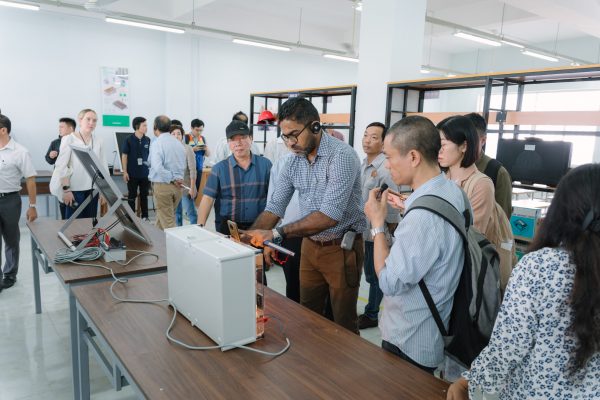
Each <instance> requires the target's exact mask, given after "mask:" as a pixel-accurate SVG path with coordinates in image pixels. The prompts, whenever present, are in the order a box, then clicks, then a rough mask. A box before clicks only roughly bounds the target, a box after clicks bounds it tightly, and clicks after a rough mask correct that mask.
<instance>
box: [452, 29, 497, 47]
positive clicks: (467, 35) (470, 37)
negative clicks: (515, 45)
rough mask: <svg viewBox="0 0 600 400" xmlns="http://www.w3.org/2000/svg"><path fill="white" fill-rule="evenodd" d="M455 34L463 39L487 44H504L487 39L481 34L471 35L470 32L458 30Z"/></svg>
mask: <svg viewBox="0 0 600 400" xmlns="http://www.w3.org/2000/svg"><path fill="white" fill-rule="evenodd" d="M454 36H456V37H459V38H461V39H467V40H471V41H473V42H477V43H482V44H487V45H488V46H496V47H497V46H502V44H501V43H500V42H498V41H496V40H492V39H487V38H484V37H481V36H475V35H471V34H470V33H465V32H456V33H455V34H454Z"/></svg>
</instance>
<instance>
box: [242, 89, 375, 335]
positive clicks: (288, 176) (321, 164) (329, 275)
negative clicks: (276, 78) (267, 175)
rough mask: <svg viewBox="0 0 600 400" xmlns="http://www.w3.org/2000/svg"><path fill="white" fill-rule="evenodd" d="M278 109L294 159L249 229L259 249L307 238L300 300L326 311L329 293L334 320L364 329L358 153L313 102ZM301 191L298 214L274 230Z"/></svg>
mask: <svg viewBox="0 0 600 400" xmlns="http://www.w3.org/2000/svg"><path fill="white" fill-rule="evenodd" d="M278 114H279V125H280V127H281V136H282V138H283V140H284V142H285V143H286V144H287V146H288V148H289V149H290V150H291V151H292V153H294V157H293V158H292V159H291V160H290V161H289V162H288V163H287V164H286V165H285V167H284V168H283V169H282V170H281V172H280V176H279V179H278V184H277V187H276V188H275V190H274V193H273V195H272V196H271V197H269V201H268V203H267V207H266V209H265V211H264V212H263V213H262V214H260V215H259V216H258V218H257V219H256V222H255V223H254V225H253V226H252V228H251V230H249V231H247V232H245V233H246V234H247V235H249V236H250V237H251V241H252V244H254V245H255V246H262V245H263V242H264V241H265V240H271V241H273V242H274V243H276V244H279V243H281V241H282V240H283V239H286V238H293V237H302V238H303V240H302V250H301V253H302V257H301V259H300V303H301V304H302V305H304V306H306V307H308V308H310V309H311V310H313V311H315V312H317V313H319V314H323V311H324V309H325V306H326V299H327V296H328V295H329V297H330V299H331V306H332V311H333V319H334V321H335V322H336V323H337V324H339V325H341V326H343V327H344V328H346V329H348V330H350V331H352V332H354V333H357V334H358V322H357V320H358V318H357V315H356V301H357V299H358V288H359V285H360V276H361V266H362V263H363V255H364V249H363V239H362V232H363V231H364V230H365V228H366V223H365V215H364V213H363V210H362V208H363V207H362V204H363V203H362V198H361V187H360V186H361V185H360V161H359V159H358V155H357V154H356V152H355V151H354V149H353V148H352V147H350V146H349V145H348V144H346V143H344V142H342V141H340V140H337V139H335V138H333V137H331V136H329V135H327V134H323V130H322V128H321V123H320V119H319V112H318V111H317V109H316V108H315V106H314V105H313V104H312V103H311V102H310V101H308V100H307V99H304V98H300V97H295V98H291V99H289V100H288V101H286V102H285V103H284V104H282V105H281V107H280V108H279V113H278ZM295 191H297V192H298V200H299V205H300V219H298V220H296V221H294V222H291V223H288V224H285V225H281V226H278V227H277V228H275V226H276V224H277V222H278V221H279V220H280V219H281V218H282V217H283V216H284V214H285V211H286V208H287V206H288V203H289V202H290V200H291V198H292V195H293V194H294V192H295ZM273 228H275V229H273ZM352 236H354V237H353V238H352ZM264 253H265V259H266V262H267V263H269V264H270V263H271V262H272V260H273V258H272V257H273V255H274V254H273V251H272V250H271V249H270V248H268V247H267V248H265V250H264Z"/></svg>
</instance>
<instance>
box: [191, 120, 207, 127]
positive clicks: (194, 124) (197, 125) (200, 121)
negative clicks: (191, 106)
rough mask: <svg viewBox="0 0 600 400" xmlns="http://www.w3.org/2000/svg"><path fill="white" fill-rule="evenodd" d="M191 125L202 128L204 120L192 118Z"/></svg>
mask: <svg viewBox="0 0 600 400" xmlns="http://www.w3.org/2000/svg"><path fill="white" fill-rule="evenodd" d="M191 125H192V128H202V127H203V126H204V122H203V121H202V120H201V119H198V118H194V119H193V120H192V124H191Z"/></svg>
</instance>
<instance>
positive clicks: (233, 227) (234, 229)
mask: <svg viewBox="0 0 600 400" xmlns="http://www.w3.org/2000/svg"><path fill="white" fill-rule="evenodd" d="M227 227H228V228H229V235H230V236H231V238H232V239H233V240H235V241H236V242H240V241H241V240H240V231H239V230H238V226H237V224H236V223H235V222H233V221H231V220H227Z"/></svg>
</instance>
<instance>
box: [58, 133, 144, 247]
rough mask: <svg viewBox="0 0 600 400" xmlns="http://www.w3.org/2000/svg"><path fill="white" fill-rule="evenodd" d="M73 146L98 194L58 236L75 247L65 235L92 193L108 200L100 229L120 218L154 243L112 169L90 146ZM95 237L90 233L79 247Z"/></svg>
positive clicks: (73, 216) (79, 209)
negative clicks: (106, 166)
mask: <svg viewBox="0 0 600 400" xmlns="http://www.w3.org/2000/svg"><path fill="white" fill-rule="evenodd" d="M71 149H72V151H73V154H75V156H76V157H77V158H79V161H81V164H82V165H83V168H84V169H85V171H86V172H87V174H88V175H89V176H90V177H91V178H92V182H93V185H92V186H93V188H94V193H93V194H92V195H91V196H90V197H88V198H87V199H86V200H85V201H84V202H83V203H82V204H81V205H80V206H79V207H78V209H77V210H76V211H75V213H74V214H73V215H72V216H71V218H69V220H68V221H67V222H66V223H65V224H64V225H63V226H62V227H61V229H60V230H59V231H58V236H59V237H60V238H61V239H62V240H63V242H65V244H67V246H69V248H71V249H72V250H75V246H74V245H73V243H71V241H70V240H69V239H68V238H67V237H66V236H65V234H64V232H66V230H67V228H68V227H69V225H71V223H72V222H73V220H74V219H75V218H77V216H78V215H79V214H80V213H81V211H82V210H83V209H84V208H85V206H86V205H87V204H88V203H89V202H90V201H91V198H92V196H95V195H96V194H97V193H100V194H101V195H102V196H103V197H104V198H105V199H106V202H107V203H108V212H107V213H106V214H105V215H104V216H103V217H102V218H101V219H100V220H99V221H98V224H97V225H96V228H105V227H106V226H107V225H108V222H112V221H114V218H115V217H116V218H117V219H118V220H119V223H120V224H121V225H122V226H123V228H124V229H125V230H126V231H128V232H130V233H131V234H133V235H134V236H135V237H137V238H138V239H139V240H141V241H143V242H146V243H148V244H152V240H151V239H150V236H149V235H148V233H147V232H146V230H145V229H144V227H143V224H142V223H141V221H140V219H139V218H137V217H136V216H135V214H134V212H133V210H132V209H131V207H129V204H128V203H127V201H125V200H124V199H123V194H122V193H121V191H120V190H119V188H118V187H117V184H116V183H115V182H114V181H113V179H112V178H111V176H110V174H109V173H108V170H107V169H106V168H105V167H104V165H103V164H102V163H101V162H100V160H99V159H98V156H97V155H96V153H94V152H93V151H92V149H90V148H87V147H78V146H74V145H71ZM92 236H93V234H89V235H88V237H87V238H86V239H85V240H83V241H82V242H81V243H80V244H79V245H78V246H77V249H78V250H79V249H80V248H83V247H84V246H85V245H86V244H87V242H88V241H89V240H90V239H91V237H92Z"/></svg>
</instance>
